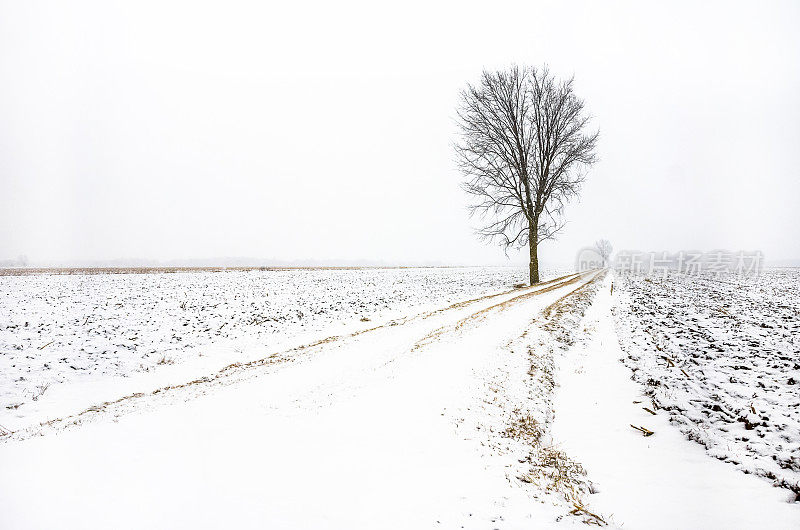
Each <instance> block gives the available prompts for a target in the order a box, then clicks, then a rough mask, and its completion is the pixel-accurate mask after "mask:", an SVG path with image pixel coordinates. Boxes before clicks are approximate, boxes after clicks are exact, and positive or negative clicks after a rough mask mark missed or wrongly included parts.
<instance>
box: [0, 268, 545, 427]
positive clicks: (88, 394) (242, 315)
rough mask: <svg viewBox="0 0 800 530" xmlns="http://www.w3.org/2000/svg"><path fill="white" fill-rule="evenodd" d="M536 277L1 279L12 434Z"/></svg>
mask: <svg viewBox="0 0 800 530" xmlns="http://www.w3.org/2000/svg"><path fill="white" fill-rule="evenodd" d="M526 274H527V271H526V270H525V269H523V268H515V267H492V268H414V269H355V270H326V269H318V270H313V269H312V270H303V269H297V270H277V271H258V270H252V271H223V272H216V273H212V272H192V273H180V272H179V273H171V274H168V273H160V274H81V275H57V274H48V275H27V276H2V275H0V425H3V426H5V427H6V428H9V429H16V428H18V427H20V426H22V425H25V424H27V423H29V421H41V420H43V419H47V416H49V415H52V414H54V413H55V414H59V413H61V412H63V411H66V410H68V408H75V407H77V406H80V405H85V406H89V405H91V404H92V403H91V402H90V401H92V400H95V401H96V400H97V399H98V398H99V397H103V398H105V399H111V398H114V397H115V396H116V395H117V394H119V395H123V394H124V393H127V392H133V391H138V390H141V389H142V388H141V387H142V386H143V385H144V386H153V385H164V384H167V383H170V382H173V381H180V382H182V381H181V380H182V379H186V378H187V377H190V376H192V375H198V376H199V375H204V374H205V373H207V372H208V371H210V370H213V369H218V368H221V367H222V366H225V365H227V364H230V363H233V362H242V361H248V360H251V359H253V358H259V357H263V356H264V355H266V354H267V353H270V352H273V351H279V350H282V349H286V348H289V347H293V346H297V345H299V344H303V343H304V342H309V341H312V340H316V339H319V338H322V337H326V336H329V335H337V334H341V333H349V332H352V331H355V330H358V329H366V328H370V327H374V326H375V325H376V324H380V323H384V322H387V321H389V320H391V319H397V318H404V317H408V316H410V315H414V314H416V313H419V312H423V311H428V310H430V309H433V308H438V307H443V306H446V305H449V304H451V303H454V302H458V301H462V300H466V299H470V298H476V297H480V296H484V295H486V294H489V293H493V292H498V291H506V290H509V289H511V288H512V286H513V285H514V284H517V283H519V282H522V281H524V279H525V277H526ZM547 274H551V275H552V274H554V272H547ZM121 378H122V379H121Z"/></svg>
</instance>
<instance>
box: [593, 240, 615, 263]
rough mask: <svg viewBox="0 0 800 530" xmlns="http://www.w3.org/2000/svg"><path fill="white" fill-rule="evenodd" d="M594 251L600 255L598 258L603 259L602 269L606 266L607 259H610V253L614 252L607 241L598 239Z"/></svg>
mask: <svg viewBox="0 0 800 530" xmlns="http://www.w3.org/2000/svg"><path fill="white" fill-rule="evenodd" d="M594 248H595V250H597V253H598V254H600V257H601V258H603V267H605V266H606V264H608V258H610V257H611V251H612V250H614V247H612V246H611V241H609V240H608V239H600V240H598V241H596V242H595V244H594Z"/></svg>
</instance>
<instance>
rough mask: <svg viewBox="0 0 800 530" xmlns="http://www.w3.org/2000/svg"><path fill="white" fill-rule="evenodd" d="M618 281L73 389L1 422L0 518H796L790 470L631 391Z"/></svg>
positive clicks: (303, 522) (90, 523) (504, 521)
mask: <svg viewBox="0 0 800 530" xmlns="http://www.w3.org/2000/svg"><path fill="white" fill-rule="evenodd" d="M611 281H612V277H611V275H610V274H608V273H604V272H599V273H598V272H591V273H586V274H581V275H577V274H571V275H567V276H564V277H562V278H559V279H557V280H554V281H552V282H548V283H544V284H540V285H538V286H536V287H534V288H525V289H517V290H511V291H509V290H507V289H506V288H507V286H506V285H498V286H497V288H496V289H494V291H493V292H492V293H491V294H485V295H484V296H473V297H468V296H465V297H462V300H463V299H464V298H470V299H469V300H464V301H463V302H459V303H442V304H441V305H440V306H438V308H437V309H431V310H429V311H425V312H415V313H413V314H409V315H406V316H405V317H394V316H393V317H392V319H390V320H387V321H385V322H383V323H379V322H375V321H372V322H371V323H369V324H370V326H369V327H362V328H352V329H348V332H346V333H339V334H337V335H334V336H330V335H326V334H325V333H324V332H323V333H319V334H318V335H317V338H316V339H315V340H312V341H310V342H308V343H306V344H305V345H303V346H300V347H292V346H291V345H290V346H289V347H288V348H287V349H284V350H279V351H276V350H273V349H271V348H270V349H267V350H266V352H263V350H260V351H262V353H265V354H264V355H263V356H262V357H258V356H257V355H255V352H252V353H253V355H250V356H249V358H250V361H249V362H248V361H246V360H245V359H242V360H241V361H239V362H235V363H233V364H231V365H229V366H227V367H225V368H223V369H214V370H210V371H207V372H205V374H204V375H203V376H202V377H196V378H194V379H191V380H190V379H186V380H183V381H182V384H175V383H171V384H170V385H168V386H165V387H161V388H151V387H142V388H140V389H138V390H135V391H134V392H130V393H128V395H126V396H123V397H121V398H119V399H117V398H113V399H112V398H107V397H106V396H105V395H102V396H103V397H99V396H100V394H98V395H97V397H96V399H95V401H94V402H93V403H92V406H90V407H88V408H86V407H73V408H72V409H70V410H66V407H65V412H64V413H63V414H57V415H54V416H51V417H50V418H49V419H50V420H51V421H48V422H45V423H43V424H41V425H40V424H38V423H31V422H28V423H27V424H25V425H23V426H21V427H19V428H18V429H15V431H16V432H14V433H12V434H9V435H5V436H0V469H2V471H3V481H0V528H21V529H25V528H51V527H58V528H151V527H166V528H220V527H236V528H320V527H322V528H481V529H483V528H551V527H564V526H575V525H578V526H581V527H583V526H584V523H587V524H599V525H603V524H609V525H610V526H612V527H621V528H654V527H659V528H753V527H769V528H798V527H800V504H798V503H789V502H787V501H788V500H789V496H790V492H789V491H788V490H787V489H785V488H776V487H773V486H772V485H771V484H770V481H769V480H765V479H764V478H760V477H756V476H754V475H752V474H751V475H746V474H744V473H742V472H740V471H739V470H738V469H737V468H736V467H735V466H732V465H730V464H728V463H725V462H721V461H719V460H716V459H714V458H712V457H710V456H709V455H708V454H707V453H706V451H705V450H704V449H703V448H702V447H701V446H699V445H697V444H695V443H694V442H692V441H690V440H688V439H687V438H686V437H685V436H684V435H683V434H682V433H681V432H680V429H679V427H680V426H679V425H678V426H675V425H671V424H670V423H669V418H670V417H671V414H669V413H667V412H666V411H663V410H658V411H655V412H656V414H655V415H652V414H650V413H649V412H647V411H645V410H644V409H643V407H646V406H648V403H649V398H645V395H646V393H647V392H648V390H649V388H650V387H649V386H645V385H641V384H638V383H637V382H636V381H632V380H631V370H630V369H629V368H628V367H626V366H625V365H623V364H622V363H620V362H619V361H620V360H621V359H622V358H624V357H626V354H625V353H623V351H622V350H621V349H620V345H619V343H618V340H617V336H616V329H615V325H614V321H615V318H616V319H619V318H620V314H621V313H620V312H621V311H622V308H624V307H629V306H625V305H623V304H624V303H626V300H628V298H627V297H628V294H627V292H628V291H624V290H621V289H620V288H619V287H618V286H617V284H618V283H619V282H618V281H617V282H615V292H614V295H613V297H612V295H611V293H610V287H611ZM448 302H450V300H448ZM612 307H614V311H615V315H614V316H612ZM637 372H638V371H637ZM128 379H133V378H128ZM64 386H69V385H64ZM630 424H634V425H636V426H642V427H645V428H648V429H650V430H652V431H654V432H655V434H653V435H652V436H648V437H645V436H643V435H642V433H641V432H640V431H637V430H635V429H633V428H632V427H631V426H630ZM795 441H796V440H795ZM43 507H46V509H43Z"/></svg>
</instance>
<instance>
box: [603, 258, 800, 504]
mask: <svg viewBox="0 0 800 530" xmlns="http://www.w3.org/2000/svg"><path fill="white" fill-rule="evenodd" d="M615 289H616V290H617V293H618V295H619V302H618V305H617V307H616V309H615V316H616V323H617V331H618V334H619V337H620V341H621V343H622V346H623V349H624V350H625V352H626V353H627V356H626V358H625V364H626V365H627V366H628V367H630V368H631V369H632V370H633V371H634V372H633V373H634V379H635V380H636V381H637V382H639V383H640V384H642V385H643V386H644V387H645V388H646V389H647V394H648V396H649V397H650V398H651V399H650V400H649V401H648V402H647V403H648V404H649V405H651V408H652V409H653V410H656V411H658V410H664V411H666V412H668V413H669V414H670V416H671V422H672V423H673V424H674V425H676V426H677V427H678V428H680V430H681V431H682V432H683V433H684V434H685V435H686V436H688V437H689V438H690V439H692V440H695V441H697V442H699V443H701V444H702V445H704V446H705V447H706V448H707V449H708V452H709V454H711V455H713V456H714V457H716V458H719V459H722V460H725V461H726V462H729V463H731V464H734V465H736V466H738V467H739V468H741V469H742V470H743V471H744V472H746V473H754V474H757V475H761V476H764V477H767V478H768V479H770V480H772V481H773V482H774V483H775V484H776V485H779V486H782V487H784V488H788V489H790V490H791V491H793V492H794V493H796V494H798V495H800V269H767V270H765V271H764V272H763V273H762V274H761V275H760V276H757V277H738V276H735V275H729V276H719V277H717V276H713V275H684V274H670V275H668V276H667V277H647V276H643V275H642V276H636V275H622V276H620V277H619V278H618V280H617V281H616V283H615Z"/></svg>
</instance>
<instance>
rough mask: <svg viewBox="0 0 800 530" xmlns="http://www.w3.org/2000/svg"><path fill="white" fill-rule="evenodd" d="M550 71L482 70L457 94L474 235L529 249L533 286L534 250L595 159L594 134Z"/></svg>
mask: <svg viewBox="0 0 800 530" xmlns="http://www.w3.org/2000/svg"><path fill="white" fill-rule="evenodd" d="M572 85H573V80H572V78H570V79H568V80H566V81H559V80H557V79H556V78H555V77H554V76H553V75H551V74H550V72H549V70H548V69H547V68H546V67H545V68H535V67H518V66H514V67H511V68H510V69H508V70H505V71H498V72H489V71H485V70H484V72H483V75H482V76H481V79H480V82H479V83H478V84H477V85H472V84H469V85H467V88H466V89H465V90H464V91H462V93H461V102H460V105H459V107H458V111H457V112H458V122H459V127H460V133H461V134H460V141H459V142H458V143H457V144H456V146H455V150H456V156H457V161H458V165H459V168H460V169H461V172H462V173H463V175H464V177H465V181H464V183H463V188H464V190H465V191H466V192H467V193H469V194H470V195H472V196H473V202H472V203H471V205H470V211H471V214H472V215H476V214H477V215H478V216H479V217H480V218H481V220H483V221H485V223H486V224H484V226H483V227H482V228H480V229H479V230H478V234H479V235H480V236H482V237H484V238H486V239H490V240H499V241H500V244H501V245H502V246H504V247H505V249H506V250H508V248H509V247H519V248H521V247H523V246H525V245H526V244H527V245H528V246H529V248H530V282H531V285H532V284H535V283H538V282H539V257H538V252H537V251H538V246H539V243H541V242H542V241H546V240H548V239H553V238H554V237H555V235H556V234H557V233H558V232H559V230H561V229H562V228H563V227H564V224H565V223H564V221H563V212H564V206H565V205H566V203H567V202H568V201H569V200H570V199H571V198H573V197H575V196H576V195H577V194H578V192H579V190H580V185H581V183H582V182H583V180H584V177H585V170H586V169H588V167H589V166H591V165H592V164H593V163H594V162H595V154H594V151H595V146H596V144H597V139H598V136H599V132H597V131H595V132H590V131H587V128H588V122H589V116H588V115H587V114H586V113H585V112H584V103H583V101H582V100H581V99H579V98H577V97H576V96H575V94H574V93H573V89H572Z"/></svg>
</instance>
